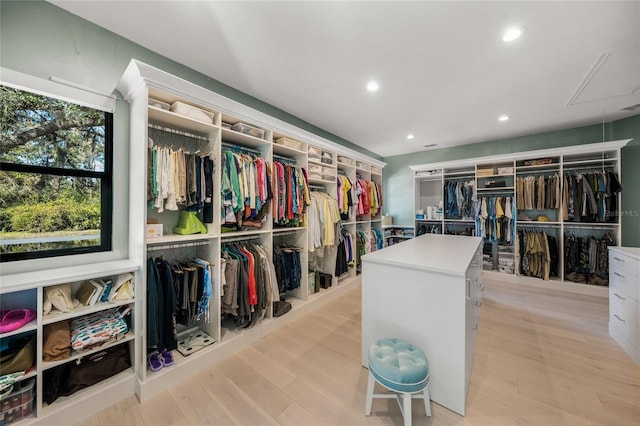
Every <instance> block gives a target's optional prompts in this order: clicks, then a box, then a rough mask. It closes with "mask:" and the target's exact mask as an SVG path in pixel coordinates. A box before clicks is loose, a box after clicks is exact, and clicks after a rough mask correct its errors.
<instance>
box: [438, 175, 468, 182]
mask: <svg viewBox="0 0 640 426" xmlns="http://www.w3.org/2000/svg"><path fill="white" fill-rule="evenodd" d="M473 179H475V175H474V174H471V175H468V176H453V177H447V176H445V177H444V181H445V182H449V181H454V180H473Z"/></svg>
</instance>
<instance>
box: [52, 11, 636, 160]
mask: <svg viewBox="0 0 640 426" xmlns="http://www.w3.org/2000/svg"><path fill="white" fill-rule="evenodd" d="M51 3H53V4H55V5H57V6H59V7H62V8H64V9H66V10H68V11H69V12H71V13H73V14H75V15H78V16H80V17H82V18H85V19H87V20H89V21H91V22H94V23H96V24H98V25H100V26H102V27H104V28H107V29H109V30H111V31H113V32H115V33H118V34H120V35H122V36H123V37H125V38H127V39H130V40H132V41H134V42H136V43H138V44H140V45H142V46H144V47H146V48H148V49H150V50H152V51H155V52H157V53H159V54H161V55H164V56H166V57H169V58H171V59H173V60H175V61H177V62H180V63H182V64H184V65H186V66H188V67H190V68H193V69H195V70H197V71H200V72H201V73H203V74H206V75H208V76H210V77H212V78H214V79H216V80H218V81H221V82H223V83H225V84H227V85H229V86H232V87H234V88H236V89H238V90H241V91H243V92H245V93H247V94H250V95H252V96H254V97H256V98H258V99H261V100H263V101H265V102H267V103H269V104H271V105H274V106H276V107H278V108H280V109H282V110H285V111H287V112H289V113H291V114H293V115H295V116H297V117H299V118H301V119H303V120H306V121H308V122H309V123H312V124H314V125H316V126H318V127H320V128H323V129H325V130H327V131H329V132H331V133H334V134H336V135H338V136H340V137H342V138H344V139H347V140H349V141H351V142H353V143H355V144H357V145H360V146H362V147H365V148H367V149H369V150H370V151H373V152H375V153H377V154H379V155H382V156H391V155H396V154H404V153H409V152H415V151H422V150H424V149H425V148H424V145H427V144H437V145H436V147H435V148H443V147H449V146H454V145H462V144H468V143H475V142H482V141H486V140H494V139H501V138H506V137H512V136H518V135H526V134H532V133H537V132H541V131H549V130H556V129H564V128H570V127H576V126H581V125H587V124H595V123H601V122H602V120H603V114H604V117H606V121H611V120H616V119H619V118H623V117H627V116H630V115H634V114H638V113H640V109H637V110H635V111H623V110H621V108H625V107H628V106H630V105H634V104H640V2H638V1H626V2H611V1H601V2H572V1H562V2H560V1H557V2H553V1H551V2H540V1H533V2H515V1H508V2H507V1H505V2H478V1H469V2H463V1H446V2H436V1H422V2H416V1H414V2H398V1H389V2H380V1H357V2H346V1H333V2H310V1H299V2H282V1H260V2H245V1H235V2H218V1H95V0H93V1H61V0H54V1H51ZM510 25H520V26H524V27H526V31H525V33H524V35H523V37H521V38H520V39H519V40H517V41H515V42H512V43H510V44H507V43H504V42H503V41H502V38H501V37H502V32H503V30H504V29H505V28H506V27H507V26H510ZM370 78H375V79H376V80H378V81H379V84H380V90H379V91H378V92H377V93H369V92H367V91H366V89H365V85H366V82H367V80H368V79H370ZM501 114H507V115H509V116H510V117H511V119H510V120H508V121H506V122H499V121H498V116H500V115H501ZM409 133H413V134H415V139H413V140H407V139H406V136H407V134H409ZM585 142H592V141H585ZM431 149H434V148H431Z"/></svg>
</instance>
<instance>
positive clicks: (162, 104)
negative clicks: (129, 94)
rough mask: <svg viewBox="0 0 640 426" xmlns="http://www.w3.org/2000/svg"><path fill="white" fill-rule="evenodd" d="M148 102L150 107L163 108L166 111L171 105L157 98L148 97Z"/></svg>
mask: <svg viewBox="0 0 640 426" xmlns="http://www.w3.org/2000/svg"><path fill="white" fill-rule="evenodd" d="M148 103H149V106H152V107H156V108H160V109H164V110H166V111H170V110H171V105H169V104H168V103H166V102H162V101H159V100H157V99H153V98H149V102H148Z"/></svg>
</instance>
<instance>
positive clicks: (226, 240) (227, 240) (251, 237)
mask: <svg viewBox="0 0 640 426" xmlns="http://www.w3.org/2000/svg"><path fill="white" fill-rule="evenodd" d="M260 237H261V236H260V235H244V236H240V237H230V238H225V237H224V236H223V237H222V245H224V244H229V243H235V242H238V241H253V240H259V239H260Z"/></svg>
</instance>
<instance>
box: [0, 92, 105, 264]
mask: <svg viewBox="0 0 640 426" xmlns="http://www.w3.org/2000/svg"><path fill="white" fill-rule="evenodd" d="M0 90H1V92H0V259H1V261H2V262H7V261H14V260H23V259H35V258H43V257H52V256H61V255H70V254H79V253H88V252H98V251H109V250H111V230H112V203H113V200H112V148H113V112H112V111H110V112H109V111H107V112H105V111H104V110H103V109H99V108H95V107H92V106H86V105H87V104H86V103H83V102H80V101H79V102H74V101H69V100H66V99H63V98H61V97H57V96H55V95H51V96H49V94H42V93H36V92H35V91H34V92H31V91H28V90H23V89H22V88H16V87H12V86H11V85H5V84H2V85H0Z"/></svg>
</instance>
